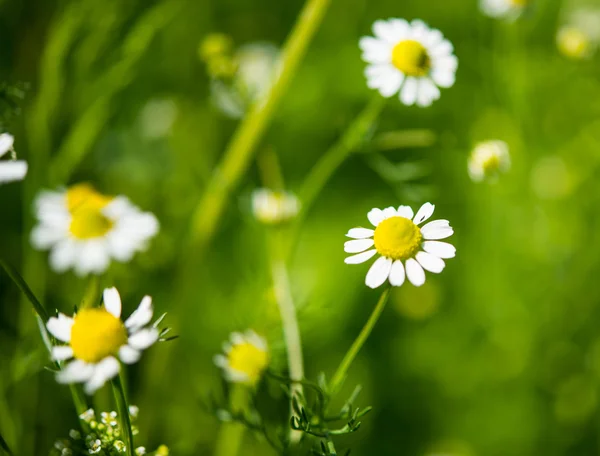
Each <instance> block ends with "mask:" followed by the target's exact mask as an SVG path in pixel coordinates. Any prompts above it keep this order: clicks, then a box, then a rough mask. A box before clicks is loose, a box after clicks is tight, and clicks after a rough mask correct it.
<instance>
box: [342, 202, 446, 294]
mask: <svg viewBox="0 0 600 456" xmlns="http://www.w3.org/2000/svg"><path fill="white" fill-rule="evenodd" d="M434 208H435V206H434V205H433V204H431V203H425V204H423V206H421V208H420V209H419V211H418V212H417V215H414V214H413V210H412V209H411V208H410V206H400V207H399V208H398V210H396V209H394V208H393V207H388V208H385V209H383V210H382V209H377V208H375V209H372V210H371V211H370V212H369V213H368V214H367V218H368V219H369V222H371V224H372V225H373V226H374V227H375V230H372V229H369V228H352V229H351V230H350V231H348V234H347V235H346V236H348V237H350V238H352V239H353V240H351V241H347V242H346V243H345V244H344V251H345V252H346V253H355V254H357V255H352V256H350V257H348V258H346V259H345V260H344V261H345V263H346V264H359V263H364V262H365V261H368V260H369V259H371V258H372V257H373V256H375V255H376V254H379V258H378V259H377V260H375V262H374V263H373V265H372V266H371V268H370V269H369V272H368V273H367V278H366V281H365V283H366V284H367V286H369V287H371V288H377V287H378V286H380V285H382V284H383V283H384V282H385V281H386V280H388V279H389V281H390V284H391V285H393V286H395V287H399V286H401V285H402V284H403V283H404V279H405V278H406V277H408V280H409V281H410V282H411V283H412V284H413V285H415V286H417V287H419V286H421V285H423V284H424V283H425V270H427V271H429V272H433V273H439V272H442V270H443V269H444V267H445V265H446V264H445V263H444V260H443V259H445V258H453V257H454V255H455V254H456V249H455V248H454V246H452V245H451V244H448V243H446V242H440V241H439V239H445V238H447V237H449V236H452V234H453V233H454V231H453V230H452V227H451V226H450V224H449V222H448V220H434V221H432V222H429V223H427V224H425V225H423V226H422V227H419V225H420V224H421V223H423V222H424V221H426V220H428V219H429V218H430V217H431V215H432V214H433V210H434ZM413 215H414V217H413ZM372 247H374V248H372Z"/></svg>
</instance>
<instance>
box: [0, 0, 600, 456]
mask: <svg viewBox="0 0 600 456" xmlns="http://www.w3.org/2000/svg"><path fill="white" fill-rule="evenodd" d="M573 6H576V4H575V3H572V2H569V1H563V2H561V1H559V0H550V1H540V2H538V4H537V5H535V7H534V8H533V9H532V11H530V12H529V14H527V15H525V16H524V17H522V18H520V19H519V20H517V21H515V22H504V21H497V20H492V19H489V18H486V17H483V16H482V15H481V13H480V12H479V10H478V8H477V4H476V2H475V0H469V1H465V0H446V1H443V2H442V1H438V0H422V1H410V2H398V1H394V0H352V1H340V0H333V1H332V5H331V7H330V9H329V11H328V13H327V16H326V18H325V20H324V22H323V24H322V26H321V27H320V29H319V31H318V33H317V35H316V37H315V39H314V41H313V43H312V44H311V46H310V48H309V51H308V54H307V56H306V58H305V60H304V61H303V62H302V65H301V67H300V69H299V71H298V72H297V74H296V75H295V77H294V80H293V84H292V86H291V88H290V90H289V91H288V93H287V94H286V96H285V97H284V99H283V100H282V104H281V106H280V109H279V110H278V111H277V114H276V116H275V118H274V121H273V124H272V126H271V127H270V129H269V131H268V133H267V135H266V137H265V139H264V141H263V142H262V143H261V145H260V147H259V151H260V150H264V149H265V148H270V149H271V150H273V151H275V152H276V153H277V155H278V156H279V159H280V161H281V165H282V169H283V173H284V176H285V179H286V183H287V186H288V187H289V189H291V190H297V189H298V188H300V186H301V184H302V182H303V179H304V177H305V176H306V175H307V173H308V172H309V170H310V168H311V166H312V165H313V164H314V163H315V161H316V160H318V158H319V157H320V156H321V155H322V154H323V153H324V152H325V151H326V150H327V148H328V147H329V146H330V145H331V144H332V143H333V142H335V140H336V139H337V138H338V137H339V135H340V134H341V133H342V132H343V131H344V128H345V127H346V126H347V125H348V124H349V123H350V122H351V120H352V119H353V118H354V117H355V116H356V115H357V114H358V113H359V112H360V110H361V109H362V108H363V106H364V105H365V104H366V103H367V102H368V101H369V99H370V98H371V97H372V96H373V95H374V94H373V93H370V91H369V90H368V89H367V88H366V86H365V80H364V77H363V74H362V72H363V68H364V64H363V62H362V61H361V59H360V51H359V49H358V46H357V42H358V39H359V37H360V36H363V35H365V34H369V33H370V27H371V24H372V22H373V21H374V20H376V19H379V18H388V17H405V18H408V19H412V18H421V19H423V20H424V21H426V22H427V23H428V24H429V25H431V26H432V27H435V28H438V29H440V30H441V31H442V32H443V33H444V35H445V36H446V37H448V38H449V39H450V40H451V41H452V42H453V43H454V45H455V52H456V54H457V56H458V58H459V62H460V63H459V69H458V72H457V82H456V84H455V86H454V87H452V88H451V89H447V90H443V91H442V96H441V99H440V100H439V101H437V102H435V103H434V104H433V106H432V107H431V108H428V109H420V108H416V107H411V108H408V107H404V106H402V105H401V104H400V103H399V102H398V101H396V100H395V99H393V100H390V102H389V103H388V105H387V106H386V109H385V111H384V113H383V115H382V116H381V118H380V121H379V123H378V125H377V128H376V131H375V132H374V141H375V142H374V143H373V144H372V145H370V146H368V147H366V150H365V151H363V152H364V153H360V154H355V155H353V156H351V157H349V159H348V160H347V161H346V162H345V163H344V164H343V166H341V167H340V168H339V170H338V171H337V172H336V173H335V175H334V177H333V179H332V180H331V181H330V182H329V184H328V185H327V186H326V188H325V189H324V190H323V192H322V193H321V194H320V195H319V197H318V199H317V201H316V204H315V205H314V207H313V208H312V209H311V211H310V212H309V213H308V214H307V219H306V222H305V224H304V226H303V229H302V232H301V236H300V241H299V243H298V245H297V250H296V251H295V253H294V255H293V259H292V262H291V267H290V274H291V280H292V287H293V293H294V297H295V299H296V302H297V305H298V308H299V317H300V323H301V330H302V336H303V340H304V349H305V360H306V365H307V376H308V377H309V378H312V379H314V378H316V376H317V375H318V373H319V372H320V371H324V372H325V373H326V374H328V375H329V376H331V375H332V373H333V371H334V370H335V368H336V367H337V364H338V363H339V361H340V359H341V357H342V356H343V354H344V352H345V350H346V349H347V348H348V346H349V345H350V343H351V342H352V340H353V338H354V337H355V336H356V335H357V333H358V332H359V330H360V328H361V326H362V324H363V323H364V321H365V320H366V318H367V317H368V315H369V313H370V311H371V309H372V307H373V306H374V305H375V302H376V300H377V298H378V296H379V292H378V291H372V290H370V289H368V288H367V287H365V285H364V276H365V274H366V271H367V265H359V266H347V265H345V264H344V263H343V258H344V256H345V255H344V252H343V242H344V239H345V238H344V234H345V232H346V231H347V229H348V228H351V227H353V226H358V225H364V224H366V223H367V221H366V213H367V212H368V211H369V210H370V209H371V208H372V207H385V206H389V205H396V206H397V205H399V204H411V205H413V207H415V208H416V207H417V206H418V205H420V204H422V203H423V202H425V201H432V202H433V203H434V204H436V214H437V215H438V216H439V217H440V218H447V219H448V220H450V221H451V223H452V225H453V227H454V229H455V235H454V236H453V238H452V242H453V243H454V244H455V245H456V247H457V252H458V253H457V257H456V258H455V259H453V260H449V261H448V262H447V268H446V270H445V271H444V272H443V273H442V274H441V275H439V276H435V275H432V274H428V276H427V283H426V284H425V286H423V287H422V288H420V289H416V288H414V287H413V286H412V285H410V284H406V285H404V286H403V287H402V288H401V289H399V290H394V292H393V295H392V298H391V300H390V303H389V306H388V308H387V309H386V311H385V314H384V318H382V320H381V321H380V322H379V324H378V325H377V327H376V328H375V331H374V333H373V335H372V337H371V338H370V340H369V341H368V342H367V344H366V346H365V347H364V350H363V351H362V352H361V354H360V356H359V358H358V359H357V361H356V362H355V364H354V365H353V367H352V369H351V371H350V378H349V379H348V380H347V382H346V389H345V390H344V393H345V394H347V393H349V391H350V389H351V388H352V386H353V385H354V384H356V383H361V384H362V385H363V386H364V390H363V393H362V395H361V396H360V400H359V404H360V405H372V406H373V407H374V411H373V412H372V413H371V414H370V415H368V416H367V417H365V418H364V420H363V427H362V428H361V430H360V431H359V432H358V433H357V434H354V435H352V436H350V437H343V438H341V439H338V440H337V441H336V444H337V447H338V449H341V450H344V449H346V448H352V451H353V453H352V454H356V455H375V454H382V455H397V454H401V455H433V454H444V455H446V454H447V455H452V456H475V455H480V456H506V455H514V456H521V455H522V456H528V455H541V454H543V455H546V456H553V455H590V454H598V453H599V452H600V412H599V409H598V392H599V386H600V331H599V330H598V328H599V325H598V322H599V321H600V310H599V308H598V302H599V299H600V286H599V285H598V283H599V282H598V271H599V267H600V229H599V228H600V224H599V223H598V222H599V221H600V216H599V214H600V211H598V208H599V207H600V66H599V64H598V63H599V61H598V59H597V58H595V59H591V60H589V61H572V60H568V59H566V58H564V57H562V56H561V55H559V53H558V52H557V50H556V46H555V35H556V31H557V27H558V26H559V25H560V24H561V18H562V13H563V11H564V8H568V7H573ZM301 7H302V2H301V1H300V0H289V1H274V0H264V1H259V0H196V1H193V0H187V1H184V0H162V1H154V0H153V1H140V0H102V1H101V0H71V1H55V0H3V1H0V43H1V44H0V79H1V80H4V81H8V82H18V81H20V82H26V83H28V84H29V89H28V90H27V92H26V96H25V99H24V101H23V103H22V110H21V113H20V115H18V116H17V117H15V118H14V119H13V120H12V121H11V122H10V123H9V124H8V126H7V129H8V130H9V131H10V132H12V133H13V134H14V135H15V138H16V142H15V148H16V150H17V152H18V154H19V156H20V157H23V158H25V159H27V160H28V161H29V163H30V173H29V176H28V177H27V179H26V180H25V181H24V182H22V183H16V184H10V185H5V186H2V187H1V188H0V207H1V208H2V209H1V212H0V220H1V222H0V223H1V224H0V252H1V253H0V255H2V257H3V258H5V259H6V260H7V261H9V262H11V263H13V264H15V265H16V266H18V268H19V270H21V271H23V274H24V275H25V277H26V278H27V280H28V281H29V282H30V283H31V286H32V288H33V289H34V290H35V292H36V293H37V294H38V295H39V296H40V297H43V298H44V301H45V303H46V304H47V306H48V307H49V308H52V309H54V308H56V309H59V310H61V311H64V312H67V313H70V312H71V311H72V309H73V306H74V305H76V304H77V303H78V302H79V301H80V299H81V296H82V293H83V290H84V289H85V286H86V281H85V280H81V279H78V278H77V277H76V276H75V275H73V274H72V273H68V274H64V275H57V274H55V273H53V272H51V271H50V270H49V267H48V265H47V256H46V255H45V254H38V253H34V252H33V251H32V249H31V247H30V245H29V243H28V236H29V231H30V227H31V224H32V223H33V219H32V206H31V201H32V198H33V197H34V195H35V194H36V193H37V192H38V191H39V190H40V189H41V188H48V186H53V187H57V186H60V185H64V184H70V183H76V182H80V181H89V182H92V183H93V184H94V185H95V186H96V187H97V188H98V189H100V190H102V191H104V192H107V193H110V194H124V195H127V196H128V197H129V198H130V199H131V200H132V201H133V202H134V203H136V204H137V205H138V206H140V207H142V208H143V209H145V210H150V211H152V212H154V213H155V214H156V215H157V217H158V218H159V220H160V223H161V232H160V235H159V236H158V237H157V238H156V239H154V240H153V242H152V244H151V246H150V248H149V250H148V251H147V252H146V253H144V254H142V255H138V256H137V257H136V259H135V261H133V262H132V263H130V264H127V265H113V267H112V268H111V269H110V271H109V272H108V273H107V274H106V275H105V276H104V277H103V279H102V280H103V283H104V285H115V286H117V287H118V288H119V289H120V290H121V294H122V296H123V299H124V302H125V304H124V306H125V313H129V312H131V311H132V310H133V309H134V308H135V306H137V304H138V303H139V300H140V299H141V297H142V296H143V295H144V294H150V295H152V296H153V298H154V302H155V306H156V309H157V312H159V313H162V312H168V316H167V319H166V320H165V322H166V323H167V324H168V325H170V326H172V327H173V328H174V332H175V333H177V334H179V335H180V338H179V339H178V340H176V341H174V342H170V343H165V344H159V345H157V346H154V347H153V348H152V349H151V350H149V351H148V352H146V353H145V354H144V356H143V358H142V360H141V361H140V363H138V364H137V365H135V366H133V367H132V368H130V369H129V370H128V377H129V387H130V390H131V398H132V402H133V403H135V404H137V405H138V406H139V407H140V420H139V425H140V428H141V432H140V435H139V436H138V438H137V442H138V444H140V445H142V444H143V445H145V446H146V447H147V448H155V447H156V446H158V444H160V443H165V444H167V445H168V446H169V447H170V448H171V451H172V454H176V455H202V454H211V451H212V449H213V447H214V442H215V436H216V434H217V430H218V427H219V423H218V420H217V419H216V418H215V417H214V416H213V414H212V412H211V411H210V407H209V406H208V404H209V402H210V400H209V397H210V395H211V394H214V395H216V396H217V397H219V396H220V395H221V389H222V388H221V384H220V377H219V372H218V370H217V369H216V368H215V367H214V365H213V364H212V357H213V355H214V354H215V353H217V352H218V351H219V350H220V347H221V343H222V342H223V341H224V340H225V339H227V337H228V335H229V333H230V332H231V331H234V330H244V329H246V328H248V327H252V328H254V329H255V330H256V331H258V332H260V333H261V334H263V335H265V336H266V337H267V338H268V340H269V343H270V345H271V347H272V350H273V352H274V364H275V369H278V370H280V371H283V370H284V368H285V365H286V363H285V359H284V347H283V343H282V338H281V330H280V324H279V320H278V313H277V307H276V305H275V302H274V300H273V299H274V298H273V293H272V289H271V283H270V278H269V270H268V263H267V257H266V251H267V248H266V247H267V245H266V241H265V238H266V235H267V231H266V230H265V228H264V227H262V226H261V225H259V224H258V223H256V222H255V221H254V220H253V218H252V216H251V212H250V206H249V195H250V192H251V191H252V189H253V188H255V187H257V186H259V185H260V179H259V174H258V172H257V167H256V165H255V164H253V165H252V166H251V168H250V170H249V171H248V173H247V174H246V175H245V177H244V179H243V180H242V182H241V185H240V186H239V188H237V189H236V191H235V193H234V194H233V195H232V197H231V199H230V200H229V202H228V204H227V208H226V210H225V213H224V214H223V216H222V218H221V219H220V221H219V227H218V231H217V235H216V236H215V238H214V239H213V240H212V242H211V244H210V246H209V248H208V249H207V250H206V251H205V252H203V253H202V256H200V253H199V254H198V257H197V258H193V260H192V261H189V260H190V259H189V256H192V257H195V255H190V252H189V251H188V249H186V246H185V243H184V239H185V234H186V233H187V230H188V226H189V221H190V214H191V212H192V210H193V208H194V207H195V205H196V203H197V202H198V200H199V198H200V195H201V194H202V191H203V188H204V186H205V184H206V182H207V180H208V179H209V177H210V176H211V172H212V170H213V169H214V167H215V165H216V163H217V162H218V160H219V158H220V156H221V154H222V152H223V150H224V148H225V146H226V145H227V142H228V140H229V138H230V137H231V135H232V133H233V131H234V130H235V128H236V125H237V124H238V121H236V120H232V119H229V118H227V117H226V116H224V115H223V114H222V113H220V112H219V110H218V109H216V107H215V106H214V104H212V103H211V101H210V92H209V81H210V79H209V77H208V75H207V72H206V67H205V65H204V64H203V62H202V61H201V60H200V59H199V57H198V52H197V50H198V46H199V44H200V42H201V41H202V39H203V38H204V37H205V36H206V35H207V34H208V33H211V32H223V33H226V34H229V35H230V36H231V37H232V38H233V41H234V43H235V45H236V46H240V45H243V44H246V43H251V42H256V41H267V42H271V43H274V44H276V45H281V44H282V43H283V41H284V40H285V38H286V35H287V33H288V32H289V30H290V29H291V27H292V26H293V24H294V21H295V18H296V15H297V13H298V12H299V10H300V9H301ZM165 113H166V114H165ZM171 121H172V123H171ZM407 128H410V129H414V128H418V129H423V128H424V129H430V130H431V131H432V132H433V133H434V134H435V138H436V139H435V142H434V144H433V145H430V146H427V147H409V148H400V147H391V148H389V149H386V150H377V146H376V144H381V143H377V142H376V139H377V138H378V137H379V136H378V135H380V134H383V133H389V132H393V131H398V130H403V129H407ZM486 139H502V140H504V141H506V142H507V143H508V144H509V146H510V151H511V155H512V162H513V166H512V169H511V171H510V172H509V173H508V174H506V175H505V176H503V177H502V178H501V179H500V180H499V181H498V182H497V183H495V184H487V183H483V184H474V183H472V182H471V181H470V180H469V177H468V174H467V168H466V160H467V157H468V154H469V151H470V150H471V148H472V146H473V145H474V144H475V143H476V142H477V141H481V140H486ZM380 154H382V155H380ZM382 156H383V157H385V158H386V159H387V160H388V161H389V162H386V165H384V166H383V170H384V172H382V171H381V166H380V167H377V164H379V165H381V157H382ZM61 157H77V158H78V159H77V160H75V161H74V162H67V161H62V160H61ZM79 159H80V160H79ZM396 165H397V166H398V168H397V171H398V172H396V173H390V172H387V173H386V172H385V170H388V171H390V170H392V169H394V170H395V169H396V168H392V166H396ZM71 170H72V172H71ZM65 179H66V180H65ZM182 269H184V271H183V272H182ZM0 299H1V305H0V433H1V434H2V435H3V436H4V438H5V439H6V440H7V442H8V443H9V444H10V445H11V446H12V447H13V448H15V451H16V453H17V454H18V455H36V456H38V455H44V454H47V452H48V449H49V448H50V447H51V445H52V443H53V442H54V440H55V439H56V438H58V437H63V436H66V435H67V433H68V431H69V429H71V428H72V427H74V426H76V424H77V419H76V416H75V412H74V410H73V406H72V403H71V401H70V398H69V392H68V388H66V387H65V386H61V385H58V384H57V383H56V382H55V381H54V378H53V376H52V374H51V373H50V372H48V371H46V370H44V366H46V365H48V364H49V363H48V359H47V354H46V352H45V348H44V346H43V345H42V342H41V339H40V337H39V333H38V331H37V327H36V325H35V320H34V318H33V314H32V310H31V307H30V306H29V304H28V303H27V302H26V301H22V300H21V296H20V294H19V292H18V290H17V289H16V287H15V286H14V285H13V284H12V283H11V282H10V281H9V279H8V278H7V277H6V276H5V275H0ZM95 401H96V405H97V407H99V408H103V409H114V406H113V405H112V402H111V397H110V391H109V390H108V388H105V389H104V390H102V391H100V392H99V393H98V394H97V396H96V399H95ZM278 413H279V414H280V415H281V417H282V420H285V419H286V409H285V406H283V407H282V408H281V410H279V411H278ZM244 442H245V443H244V448H243V450H242V453H241V454H243V455H244V456H246V455H267V454H272V453H271V450H270V449H269V447H268V446H267V445H266V444H265V443H263V442H262V441H261V440H259V439H256V438H255V437H253V436H252V435H251V434H248V435H247V436H246V439H245V441H244ZM0 451H1V450H0Z"/></svg>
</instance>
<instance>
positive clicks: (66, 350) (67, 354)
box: [52, 345, 73, 361]
mask: <svg viewBox="0 0 600 456" xmlns="http://www.w3.org/2000/svg"><path fill="white" fill-rule="evenodd" d="M72 357H73V349H72V348H71V347H70V346H68V345H58V346H56V347H52V359H53V360H54V361H65V360H67V359H69V358H72Z"/></svg>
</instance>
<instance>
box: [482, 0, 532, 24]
mask: <svg viewBox="0 0 600 456" xmlns="http://www.w3.org/2000/svg"><path fill="white" fill-rule="evenodd" d="M531 3H532V0H480V2H479V8H480V9H481V12H482V13H483V14H485V15H486V16H489V17H493V18H496V19H510V20H514V19H517V18H518V17H519V16H520V15H521V14H522V13H523V11H525V9H526V8H528V7H529V6H531Z"/></svg>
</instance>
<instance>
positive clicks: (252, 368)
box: [214, 330, 269, 386]
mask: <svg viewBox="0 0 600 456" xmlns="http://www.w3.org/2000/svg"><path fill="white" fill-rule="evenodd" d="M223 352H224V353H225V354H224V355H216V356H215V357H214V362H215V364H216V365H217V366H218V367H220V368H221V369H223V374H224V375H225V378H226V379H227V381H229V382H232V383H243V384H246V385H251V386H252V385H256V383H257V382H258V381H259V380H260V377H261V376H262V374H263V372H264V371H265V369H266V368H267V366H268V365H269V348H268V346H267V341H266V340H265V339H263V338H262V337H260V336H259V335H258V334H256V333H255V332H254V331H252V330H248V331H246V332H245V333H244V334H242V333H239V332H234V333H231V336H230V337H229V342H225V343H224V344H223Z"/></svg>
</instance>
